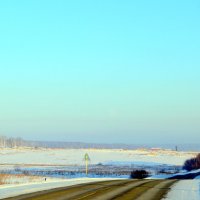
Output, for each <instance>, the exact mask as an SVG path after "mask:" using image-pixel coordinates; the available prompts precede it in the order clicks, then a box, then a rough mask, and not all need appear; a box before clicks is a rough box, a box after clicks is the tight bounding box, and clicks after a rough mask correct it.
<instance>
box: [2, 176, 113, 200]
mask: <svg viewBox="0 0 200 200" xmlns="http://www.w3.org/2000/svg"><path fill="white" fill-rule="evenodd" d="M104 180H112V179H95V178H94V179H91V178H90V179H89V178H81V179H70V180H60V181H53V180H51V181H49V182H42V183H31V184H20V185H14V184H13V185H2V186H0V199H3V198H7V197H13V196H18V195H21V194H28V193H32V192H37V191H42V190H49V189H53V188H59V187H65V186H70V185H76V184H81V183H88V182H96V181H104Z"/></svg>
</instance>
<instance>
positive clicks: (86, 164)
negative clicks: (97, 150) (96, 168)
mask: <svg viewBox="0 0 200 200" xmlns="http://www.w3.org/2000/svg"><path fill="white" fill-rule="evenodd" d="M84 160H85V174H86V176H87V175H88V162H89V161H90V157H89V155H88V154H87V153H86V154H85V155H84Z"/></svg>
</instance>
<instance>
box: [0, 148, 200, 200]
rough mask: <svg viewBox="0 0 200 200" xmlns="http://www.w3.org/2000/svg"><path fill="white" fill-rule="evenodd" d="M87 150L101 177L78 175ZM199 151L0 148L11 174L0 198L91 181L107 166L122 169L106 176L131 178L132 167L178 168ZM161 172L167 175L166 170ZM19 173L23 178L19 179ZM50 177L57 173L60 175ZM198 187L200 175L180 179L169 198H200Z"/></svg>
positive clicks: (0, 166) (3, 166)
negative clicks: (68, 174)
mask: <svg viewBox="0 0 200 200" xmlns="http://www.w3.org/2000/svg"><path fill="white" fill-rule="evenodd" d="M85 153H88V154H89V157H90V166H89V173H91V174H92V173H94V174H95V176H90V177H101V178H100V179H94V178H93V179H91V178H81V179H77V177H84V176H85V174H84V170H85V169H84V159H83V157H84V155H85ZM196 155H197V153H195V152H176V151H172V150H162V149H152V150H151V149H137V150H120V149H45V148H38V149H34V148H16V149H0V173H1V174H3V173H4V174H6V173H7V172H8V173H10V174H11V175H10V177H7V180H8V182H5V183H4V184H5V185H1V186H0V198H5V197H8V195H9V196H15V195H19V194H24V193H30V192H35V191H39V190H46V189H51V188H56V187H62V186H67V185H73V184H79V183H84V182H89V181H98V180H105V179H102V177H104V173H105V171H104V170H105V169H106V170H107V171H106V173H108V174H109V173H110V175H112V173H113V172H116V171H117V170H119V172H120V173H119V174H118V175H117V176H115V175H116V174H114V176H107V175H105V177H106V179H107V177H127V178H128V176H129V175H128V174H129V172H130V170H132V169H133V168H134V167H137V166H141V167H144V168H145V167H146V168H147V169H150V170H151V169H157V170H158V171H159V170H160V169H170V170H171V169H176V167H177V166H179V167H181V166H182V165H183V163H184V161H185V160H186V159H189V158H191V157H195V156H196ZM66 171H67V173H71V174H75V175H74V176H71V177H70V178H74V179H68V180H66V178H68V176H66ZM23 175H25V176H23ZM33 175H40V176H33ZM97 175H98V176H97ZM159 176H160V177H162V178H165V177H166V174H165V175H163V174H160V175H159ZM159 176H157V177H156V176H154V178H159ZM169 176H170V175H169ZM19 177H20V178H22V179H21V180H19ZM45 177H48V178H47V181H44V178H45ZM49 177H57V179H54V178H53V179H52V178H49ZM58 178H65V179H58ZM17 179H18V180H17ZM16 180H17V181H18V182H17V181H16ZM15 181H16V182H15ZM31 182H32V183H31ZM33 182H35V183H33ZM14 183H18V184H14ZM19 183H20V184H19ZM22 183H23V184H22ZM8 184H9V185H8ZM199 188H200V183H199V180H198V179H197V180H190V181H180V182H178V183H177V184H176V185H175V186H174V187H173V188H172V190H171V191H170V192H169V194H168V195H167V198H166V199H167V200H175V199H176V200H177V199H180V200H185V199H187V200H188V199H190V200H196V199H200V195H199Z"/></svg>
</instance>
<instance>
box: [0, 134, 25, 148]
mask: <svg viewBox="0 0 200 200" xmlns="http://www.w3.org/2000/svg"><path fill="white" fill-rule="evenodd" d="M20 146H26V141H25V140H23V139H22V138H20V137H16V138H14V137H6V136H0V147H1V148H6V147H9V148H13V147H20Z"/></svg>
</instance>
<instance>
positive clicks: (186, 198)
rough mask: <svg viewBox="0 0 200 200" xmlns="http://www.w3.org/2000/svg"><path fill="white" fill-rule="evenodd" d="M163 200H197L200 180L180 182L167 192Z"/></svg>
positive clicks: (199, 191) (199, 197)
mask: <svg viewBox="0 0 200 200" xmlns="http://www.w3.org/2000/svg"><path fill="white" fill-rule="evenodd" d="M164 199H165V200H199V199H200V180H180V181H179V182H177V183H175V184H174V186H173V187H172V188H171V190H170V191H169V192H168V194H167V196H166V198H164Z"/></svg>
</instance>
